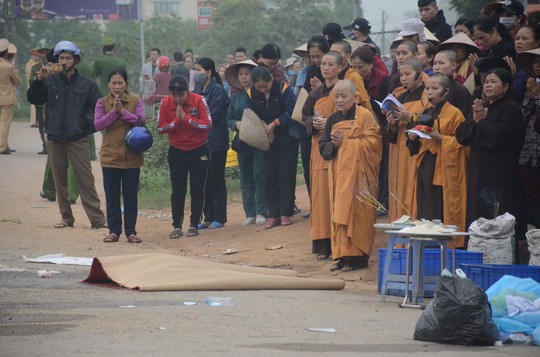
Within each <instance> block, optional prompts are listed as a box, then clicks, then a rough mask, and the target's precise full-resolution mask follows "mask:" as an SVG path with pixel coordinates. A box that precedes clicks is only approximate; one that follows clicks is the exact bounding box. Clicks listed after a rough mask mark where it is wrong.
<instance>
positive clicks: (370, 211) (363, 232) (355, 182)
mask: <svg viewBox="0 0 540 357" xmlns="http://www.w3.org/2000/svg"><path fill="white" fill-rule="evenodd" d="M335 130H341V131H343V132H344V134H345V137H344V139H343V143H342V144H341V146H340V147H339V148H338V152H337V155H336V156H335V157H334V158H333V159H332V160H331V162H330V166H329V169H328V176H329V179H330V192H331V194H330V205H331V219H332V236H331V238H332V258H333V259H334V260H336V259H340V258H342V257H354V256H362V255H368V256H369V255H371V249H372V247H373V241H374V240H375V228H374V227H373V224H375V221H376V213H375V208H374V207H372V206H371V205H368V204H366V203H363V202H361V201H360V200H359V199H358V198H357V196H358V194H359V192H360V191H361V190H364V189H367V190H368V191H369V192H370V193H371V194H372V195H373V196H374V197H377V195H378V192H379V189H378V180H379V166H380V162H381V157H382V139H381V135H380V128H379V124H378V123H377V121H376V120H375V118H374V117H373V114H372V113H371V112H370V111H368V110H367V109H364V108H363V107H360V106H357V107H356V114H355V119H354V120H344V121H341V122H339V123H336V124H334V126H333V127H332V132H333V131H335Z"/></svg>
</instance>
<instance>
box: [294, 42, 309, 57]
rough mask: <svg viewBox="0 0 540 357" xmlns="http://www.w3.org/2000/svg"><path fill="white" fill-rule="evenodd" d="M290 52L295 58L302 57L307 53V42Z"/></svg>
mask: <svg viewBox="0 0 540 357" xmlns="http://www.w3.org/2000/svg"><path fill="white" fill-rule="evenodd" d="M292 52H293V53H294V54H295V55H297V56H300V57H303V56H304V55H306V54H307V53H308V50H307V42H306V43H304V44H303V45H300V46H298V47H296V48H295V49H294V50H293V51H292Z"/></svg>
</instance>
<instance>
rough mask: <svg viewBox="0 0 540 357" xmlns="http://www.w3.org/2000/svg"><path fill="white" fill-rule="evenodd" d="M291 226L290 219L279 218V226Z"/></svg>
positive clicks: (285, 217)
mask: <svg viewBox="0 0 540 357" xmlns="http://www.w3.org/2000/svg"><path fill="white" fill-rule="evenodd" d="M291 224H292V221H291V217H287V216H281V225H282V226H290V225H291Z"/></svg>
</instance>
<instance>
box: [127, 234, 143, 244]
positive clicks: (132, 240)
mask: <svg viewBox="0 0 540 357" xmlns="http://www.w3.org/2000/svg"><path fill="white" fill-rule="evenodd" d="M128 243H142V240H141V238H139V237H137V236H136V235H135V234H132V235H130V236H129V237H128Z"/></svg>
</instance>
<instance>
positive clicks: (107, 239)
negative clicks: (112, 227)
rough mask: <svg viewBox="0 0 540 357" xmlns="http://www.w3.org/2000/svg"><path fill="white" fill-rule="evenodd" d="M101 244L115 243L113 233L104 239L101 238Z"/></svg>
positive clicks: (116, 239)
mask: <svg viewBox="0 0 540 357" xmlns="http://www.w3.org/2000/svg"><path fill="white" fill-rule="evenodd" d="M103 242H105V243H116V242H118V236H117V235H116V234H115V233H111V234H109V235H108V236H106V237H105V238H103Z"/></svg>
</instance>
